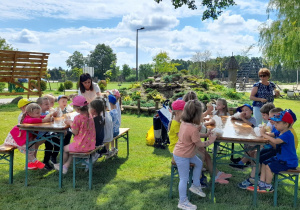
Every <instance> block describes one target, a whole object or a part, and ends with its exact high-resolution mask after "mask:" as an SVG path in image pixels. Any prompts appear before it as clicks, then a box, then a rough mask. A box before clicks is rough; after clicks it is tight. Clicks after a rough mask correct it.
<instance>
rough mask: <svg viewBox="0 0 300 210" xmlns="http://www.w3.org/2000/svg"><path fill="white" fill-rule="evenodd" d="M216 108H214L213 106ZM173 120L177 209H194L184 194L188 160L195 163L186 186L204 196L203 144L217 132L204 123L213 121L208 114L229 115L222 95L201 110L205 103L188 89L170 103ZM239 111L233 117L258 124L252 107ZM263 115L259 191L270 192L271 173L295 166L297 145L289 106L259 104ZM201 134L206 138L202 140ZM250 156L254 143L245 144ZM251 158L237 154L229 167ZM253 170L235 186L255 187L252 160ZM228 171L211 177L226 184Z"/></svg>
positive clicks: (240, 165) (205, 160)
mask: <svg viewBox="0 0 300 210" xmlns="http://www.w3.org/2000/svg"><path fill="white" fill-rule="evenodd" d="M214 109H215V110H214ZM172 110H173V112H172V113H173V114H172V121H171V122H170V124H169V139H170V145H169V150H170V152H171V153H172V154H173V161H175V162H176V165H177V168H178V172H179V178H180V181H179V186H178V189H179V203H178V206H177V207H178V208H180V209H197V206H196V205H193V204H191V203H190V202H189V200H188V198H187V192H186V191H187V183H188V180H189V168H190V163H194V164H195V166H194V169H193V183H192V185H191V187H190V188H189V190H190V191H191V192H193V193H195V194H197V195H199V196H200V197H205V196H206V195H205V193H204V192H203V191H202V188H203V187H205V183H204V182H203V180H205V179H203V177H204V174H203V172H202V171H203V163H205V165H206V167H207V169H208V171H209V172H210V174H212V161H211V157H210V155H209V154H208V152H207V151H206V149H205V147H207V146H209V145H210V144H213V143H214V141H215V140H216V134H215V133H214V132H212V131H209V130H208V131H207V132H203V131H206V129H203V128H205V126H207V125H212V124H214V123H215V121H214V120H213V119H212V118H211V117H207V116H208V115H217V116H219V117H220V116H229V113H228V108H227V102H226V100H225V99H218V100H217V102H216V105H215V106H214V107H213V106H207V110H206V111H205V112H204V105H203V104H202V103H201V102H200V101H199V100H198V99H197V95H196V93H195V92H192V91H191V92H189V93H187V94H186V95H185V96H184V97H183V99H181V98H179V99H177V100H176V101H174V102H173V103H172ZM237 111H238V112H239V113H238V114H236V115H234V116H232V119H235V118H236V119H238V120H241V121H243V122H244V123H246V124H248V125H249V126H251V127H253V128H255V127H257V126H258V125H257V124H256V120H255V118H254V117H252V112H253V108H252V107H251V106H250V105H248V104H244V105H243V106H241V107H239V108H238V109H237ZM261 113H262V117H263V118H264V119H265V120H268V123H267V124H266V125H263V126H260V127H261V128H260V135H261V136H262V137H264V138H266V139H268V140H269V142H270V143H269V144H268V145H265V146H264V147H263V148H261V152H260V164H261V167H260V181H259V184H258V189H257V190H258V192H261V193H265V192H273V187H272V184H271V182H272V178H273V174H272V173H279V172H280V171H286V170H288V169H293V168H296V167H297V166H298V158H297V155H296V148H297V145H298V139H297V136H296V134H295V132H294V130H293V128H292V125H293V123H295V121H296V120H297V118H296V115H295V114H294V113H293V112H292V110H284V111H283V110H282V109H280V108H275V107H274V105H273V104H271V103H268V104H265V105H264V106H263V107H262V108H261ZM201 138H208V141H201ZM244 146H245V149H246V150H249V151H248V155H249V156H250V157H256V151H255V150H254V145H252V144H249V145H244ZM249 160H250V159H248V158H245V157H244V158H239V159H238V160H235V161H236V162H235V163H234V164H230V165H231V166H232V167H235V168H238V169H243V168H244V167H246V163H247V162H248V161H249ZM252 166H253V168H252V171H251V174H250V178H248V179H246V180H245V181H243V182H242V183H240V184H239V185H238V186H239V187H240V188H242V189H247V190H249V191H253V190H254V184H253V183H254V177H255V176H254V175H255V164H254V163H253V162H252ZM231 176H232V175H231V174H226V173H224V172H221V171H218V170H217V176H216V179H215V180H214V181H215V182H217V183H220V184H228V183H229V181H228V180H227V179H228V178H230V177H231Z"/></svg>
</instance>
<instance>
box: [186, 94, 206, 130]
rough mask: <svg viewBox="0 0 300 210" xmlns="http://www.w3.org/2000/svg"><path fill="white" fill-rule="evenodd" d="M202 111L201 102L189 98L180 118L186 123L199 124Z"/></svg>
mask: <svg viewBox="0 0 300 210" xmlns="http://www.w3.org/2000/svg"><path fill="white" fill-rule="evenodd" d="M202 112H203V104H202V102H200V101H198V100H196V99H195V100H189V101H188V102H187V103H186V104H185V106H184V109H183V113H182V116H181V120H182V121H184V122H187V123H193V124H196V125H200V123H201V116H202Z"/></svg>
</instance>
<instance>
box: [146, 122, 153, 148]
mask: <svg viewBox="0 0 300 210" xmlns="http://www.w3.org/2000/svg"><path fill="white" fill-rule="evenodd" d="M154 143H155V137H154V128H153V125H152V126H151V128H150V129H149V130H148V132H147V135H146V144H147V145H148V146H153V145H154Z"/></svg>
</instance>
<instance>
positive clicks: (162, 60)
mask: <svg viewBox="0 0 300 210" xmlns="http://www.w3.org/2000/svg"><path fill="white" fill-rule="evenodd" d="M153 62H154V67H155V72H161V73H163V72H174V71H177V68H176V67H177V66H179V65H180V64H178V63H171V59H170V57H169V55H168V53H167V52H160V53H158V54H157V55H156V56H154V57H153Z"/></svg>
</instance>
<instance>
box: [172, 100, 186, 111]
mask: <svg viewBox="0 0 300 210" xmlns="http://www.w3.org/2000/svg"><path fill="white" fill-rule="evenodd" d="M184 105H185V101H183V100H176V101H174V102H173V103H172V109H173V110H183V108H184Z"/></svg>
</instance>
